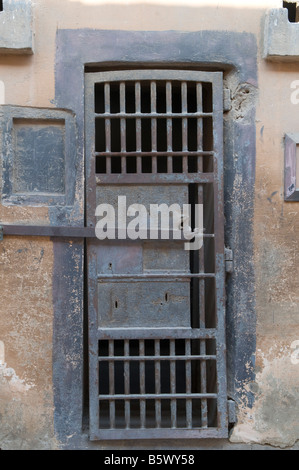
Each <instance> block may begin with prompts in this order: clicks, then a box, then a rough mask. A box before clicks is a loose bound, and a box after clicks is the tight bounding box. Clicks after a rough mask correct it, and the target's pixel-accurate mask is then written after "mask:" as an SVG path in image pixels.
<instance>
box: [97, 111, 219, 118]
mask: <svg viewBox="0 0 299 470" xmlns="http://www.w3.org/2000/svg"><path fill="white" fill-rule="evenodd" d="M94 117H95V118H103V119H113V118H118V119H120V118H127V119H134V118H138V119H140V118H145V119H150V118H155V119H157V118H161V119H163V118H164V119H166V118H167V119H171V118H175V119H177V118H181V119H182V118H184V119H185V118H191V119H192V118H193V119H194V118H196V119H199V118H206V117H213V113H203V112H197V113H187V112H186V113H171V112H169V113H155V112H152V113H141V112H137V113H125V112H122V113H109V112H107V113H94Z"/></svg>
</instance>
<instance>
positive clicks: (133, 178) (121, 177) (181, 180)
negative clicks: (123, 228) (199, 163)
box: [96, 173, 214, 185]
mask: <svg viewBox="0 0 299 470" xmlns="http://www.w3.org/2000/svg"><path fill="white" fill-rule="evenodd" d="M213 182H214V174H213V173H109V174H108V173H97V174H96V184H98V185H100V184H101V185H103V184H109V185H110V184H132V185H137V184H191V183H197V184H206V183H213Z"/></svg>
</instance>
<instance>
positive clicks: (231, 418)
mask: <svg viewBox="0 0 299 470" xmlns="http://www.w3.org/2000/svg"><path fill="white" fill-rule="evenodd" d="M227 415H228V422H229V424H235V423H236V422H237V406H236V403H235V402H234V401H233V400H227Z"/></svg>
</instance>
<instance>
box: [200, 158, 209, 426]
mask: <svg viewBox="0 0 299 470" xmlns="http://www.w3.org/2000/svg"><path fill="white" fill-rule="evenodd" d="M198 165H199V168H198V171H201V168H202V159H200V160H199V161H198ZM198 203H199V204H205V201H204V192H203V186H202V185H198ZM203 243H205V241H204V242H203ZM198 256H199V260H198V268H199V272H205V260H204V256H205V254H204V246H203V247H202V248H201V249H200V250H199V251H198ZM198 282H199V328H205V326H206V312H205V279H199V280H198ZM200 354H201V355H205V354H206V342H205V340H204V339H201V340H200ZM206 367H207V366H206V361H202V360H201V361H200V384H201V393H206V391H207V370H206ZM201 426H202V427H203V428H205V427H207V426H208V402H207V399H206V398H203V399H202V400H201Z"/></svg>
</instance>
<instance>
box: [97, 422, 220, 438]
mask: <svg viewBox="0 0 299 470" xmlns="http://www.w3.org/2000/svg"><path fill="white" fill-rule="evenodd" d="M227 437H228V430H227V429H221V428H220V429H218V428H212V427H210V428H200V427H197V428H196V427H195V426H194V428H192V429H189V428H177V429H170V428H137V429H136V428H132V429H115V428H114V429H99V430H92V431H91V433H90V440H92V441H94V440H101V441H105V440H123V439H134V440H137V439H216V438H223V439H225V438H227Z"/></svg>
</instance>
